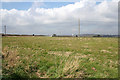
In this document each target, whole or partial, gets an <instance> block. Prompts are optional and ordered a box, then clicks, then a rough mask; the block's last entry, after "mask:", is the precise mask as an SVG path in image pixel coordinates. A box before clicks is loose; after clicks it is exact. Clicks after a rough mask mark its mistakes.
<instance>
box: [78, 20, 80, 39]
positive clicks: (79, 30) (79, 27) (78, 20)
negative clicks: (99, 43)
mask: <svg viewBox="0 0 120 80" xmlns="http://www.w3.org/2000/svg"><path fill="white" fill-rule="evenodd" d="M78 37H80V18H79V19H78Z"/></svg>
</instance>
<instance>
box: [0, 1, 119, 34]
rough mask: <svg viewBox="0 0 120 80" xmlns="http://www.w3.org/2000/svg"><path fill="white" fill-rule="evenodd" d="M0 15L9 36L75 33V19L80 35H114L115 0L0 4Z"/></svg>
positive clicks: (116, 4)
mask: <svg viewBox="0 0 120 80" xmlns="http://www.w3.org/2000/svg"><path fill="white" fill-rule="evenodd" d="M5 1H6V0H5ZM8 1H9V0H8ZM0 13H2V14H1V15H2V16H1V17H2V26H1V28H2V30H3V32H4V27H3V26H4V25H6V26H7V33H10V34H13V33H14V34H33V33H34V34H47V35H51V34H62V35H63V34H65V35H71V34H78V19H79V18H80V27H81V28H80V32H81V34H118V2H115V0H110V1H107V0H102V1H99V2H98V1H97V2H96V0H81V1H77V2H35V1H33V2H2V9H1V10H0Z"/></svg>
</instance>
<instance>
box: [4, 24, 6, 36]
mask: <svg viewBox="0 0 120 80" xmlns="http://www.w3.org/2000/svg"><path fill="white" fill-rule="evenodd" d="M4 29H5V36H6V25H5V26H4Z"/></svg>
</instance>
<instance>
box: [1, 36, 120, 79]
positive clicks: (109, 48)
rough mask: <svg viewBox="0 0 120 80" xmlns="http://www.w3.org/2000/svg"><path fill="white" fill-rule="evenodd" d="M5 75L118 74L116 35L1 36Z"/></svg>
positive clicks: (60, 76) (91, 75)
mask: <svg viewBox="0 0 120 80" xmlns="http://www.w3.org/2000/svg"><path fill="white" fill-rule="evenodd" d="M2 58H3V60H2V69H3V77H4V78H117V77H118V66H117V65H118V38H97V37H95V38H94V37H3V38H2Z"/></svg>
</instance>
